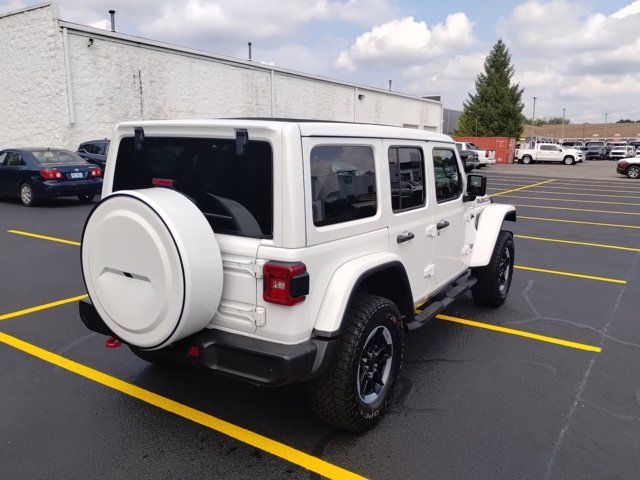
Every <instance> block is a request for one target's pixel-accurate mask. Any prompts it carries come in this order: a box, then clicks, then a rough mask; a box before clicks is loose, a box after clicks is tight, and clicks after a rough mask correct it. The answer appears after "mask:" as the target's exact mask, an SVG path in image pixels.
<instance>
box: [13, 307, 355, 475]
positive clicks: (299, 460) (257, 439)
mask: <svg viewBox="0 0 640 480" xmlns="http://www.w3.org/2000/svg"><path fill="white" fill-rule="evenodd" d="M67 303H68V302H67ZM40 310H41V308H40ZM0 343H4V344H6V345H9V346H10V347H13V348H16V349H18V350H20V351H22V352H24V353H27V354H29V355H32V356H34V357H36V358H39V359H40V360H43V361H45V362H48V363H50V364H52V365H55V366H57V367H60V368H63V369H65V370H67V371H69V372H72V373H75V374H76V375H80V376H81V377H84V378H87V379H89V380H91V381H94V382H96V383H99V384H101V385H104V386H105V387H107V388H110V389H112V390H116V391H118V392H120V393H124V394H125V395H128V396H130V397H133V398H136V399H138V400H140V401H142V402H145V403H148V404H149V405H153V406H154V407H157V408H160V409H162V410H165V411H167V412H170V413H173V414H174V415H177V416H179V417H182V418H184V419H186V420H189V421H191V422H194V423H198V424H200V425H202V426H204V427H207V428H210V429H212V430H215V431H216V432H219V433H222V434H224V435H227V436H229V437H231V438H233V439H235V440H238V441H240V442H242V443H246V444H247V445H251V446H252V447H255V448H258V449H260V450H262V451H265V452H267V453H270V454H272V455H275V456H276V457H280V458H282V459H283V460H286V461H288V462H291V463H293V464H296V465H299V466H300V467H303V468H306V469H307V470H310V471H312V472H315V473H317V474H319V475H322V476H323V477H326V478H331V479H345V480H357V479H358V480H360V479H363V478H364V477H362V476H360V475H358V474H356V473H353V472H350V471H349V470H345V469H344V468H341V467H338V466H336V465H333V464H332V463H329V462H327V461H325V460H322V459H320V458H318V457H314V456H313V455H309V454H308V453H305V452H303V451H301V450H297V449H295V448H293V447H290V446H288V445H285V444H284V443H280V442H278V441H276V440H272V439H270V438H268V437H265V436H264V435H260V434H258V433H255V432H252V431H251V430H247V429H246V428H242V427H239V426H237V425H234V424H232V423H229V422H227V421H225V420H221V419H220V418H217V417H214V416H213V415H209V414H207V413H204V412H201V411H199V410H196V409H195V408H191V407H188V406H187V405H184V404H182V403H179V402H176V401H175V400H171V399H170V398H167V397H163V396H162V395H158V394H157V393H154V392H151V391H149V390H146V389H144V388H141V387H138V386H137V385H133V384H131V383H128V382H125V381H124V380H120V379H119V378H116V377H113V376H111V375H108V374H106V373H103V372H101V371H99V370H96V369H94V368H91V367H87V366H86V365H82V364H81V363H78V362H74V361H73V360H69V359H68V358H65V357H63V356H61V355H58V354H56V353H53V352H50V351H48V350H45V349H44V348H40V347H37V346H35V345H32V344H30V343H27V342H25V341H23V340H20V339H19V338H16V337H13V336H11V335H7V334H6V333H0Z"/></svg>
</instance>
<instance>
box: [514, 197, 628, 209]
mask: <svg viewBox="0 0 640 480" xmlns="http://www.w3.org/2000/svg"><path fill="white" fill-rule="evenodd" d="M505 197H509V198H526V199H529V200H545V201H547V202H575V203H598V204H602V205H627V206H634V207H638V206H640V203H632V202H607V201H604V200H576V199H574V198H548V197H527V196H526V195H505ZM638 198H640V197H638Z"/></svg>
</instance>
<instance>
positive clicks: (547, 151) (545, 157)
mask: <svg viewBox="0 0 640 480" xmlns="http://www.w3.org/2000/svg"><path fill="white" fill-rule="evenodd" d="M551 148H553V147H552V146H551V145H539V146H538V157H537V158H536V160H538V161H541V162H550V161H551V160H553V158H552V156H551Z"/></svg>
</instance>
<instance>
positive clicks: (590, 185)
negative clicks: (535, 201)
mask: <svg viewBox="0 0 640 480" xmlns="http://www.w3.org/2000/svg"><path fill="white" fill-rule="evenodd" d="M526 181H527V180H525V179H515V180H505V179H502V178H500V179H493V178H487V182H488V183H490V184H491V185H496V184H507V185H509V184H514V183H520V184H521V183H523V182H526ZM560 185H562V186H560ZM563 187H568V188H570V187H584V188H585V189H591V188H600V189H607V190H608V189H609V188H624V189H629V192H636V191H637V192H638V193H640V188H638V187H636V186H635V185H629V184H624V183H622V182H616V183H611V184H608V185H602V184H596V183H570V182H565V181H564V180H563V181H562V182H561V183H558V184H557V185H554V186H553V187H549V188H563ZM581 189H582V188H581Z"/></svg>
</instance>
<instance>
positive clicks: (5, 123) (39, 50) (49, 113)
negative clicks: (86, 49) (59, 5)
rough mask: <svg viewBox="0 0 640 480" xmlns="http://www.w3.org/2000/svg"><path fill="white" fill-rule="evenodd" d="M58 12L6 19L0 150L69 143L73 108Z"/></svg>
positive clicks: (1, 37)
mask: <svg viewBox="0 0 640 480" xmlns="http://www.w3.org/2000/svg"><path fill="white" fill-rule="evenodd" d="M55 16H56V15H55V9H53V8H51V7H43V8H35V9H31V10H27V11H24V12H20V13H16V14H9V15H5V16H2V17H0V72H2V74H1V75H0V109H2V113H1V114H0V147H2V146H9V145H11V146H14V147H19V146H26V145H30V146H48V145H56V144H58V143H59V142H60V141H63V142H64V140H65V139H66V134H67V129H68V125H69V110H68V103H67V93H66V76H65V68H64V55H63V49H62V36H61V35H60V30H59V28H58V23H57V20H56V19H55V18H54V17H55Z"/></svg>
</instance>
